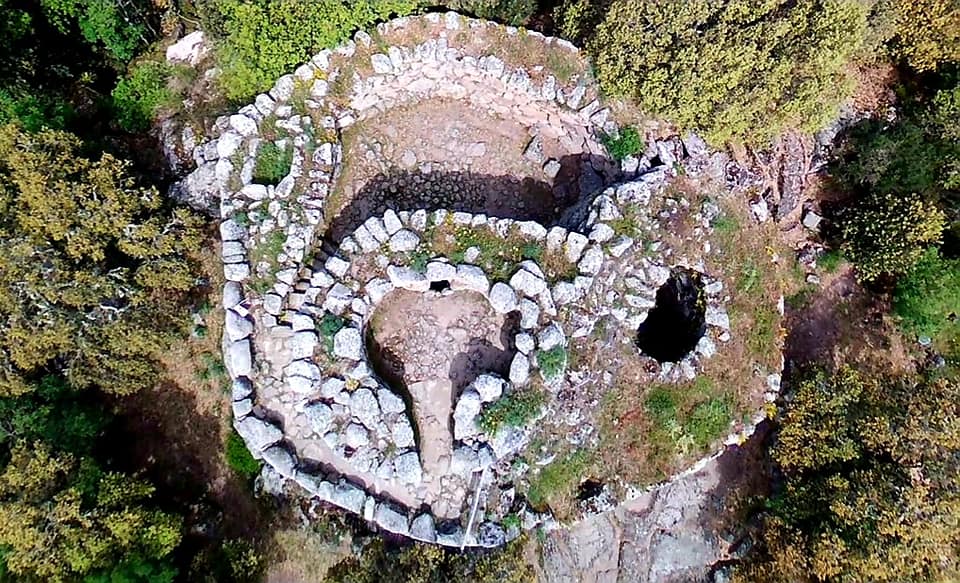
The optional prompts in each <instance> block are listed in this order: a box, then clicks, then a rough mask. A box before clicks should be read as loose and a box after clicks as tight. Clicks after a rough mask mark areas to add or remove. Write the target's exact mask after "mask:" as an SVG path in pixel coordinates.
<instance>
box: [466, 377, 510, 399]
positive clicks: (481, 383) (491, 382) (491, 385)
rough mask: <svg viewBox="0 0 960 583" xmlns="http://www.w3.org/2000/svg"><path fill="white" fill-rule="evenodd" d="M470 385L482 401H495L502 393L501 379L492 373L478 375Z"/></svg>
mask: <svg viewBox="0 0 960 583" xmlns="http://www.w3.org/2000/svg"><path fill="white" fill-rule="evenodd" d="M472 386H473V388H474V390H475V391H477V393H478V394H479V395H480V400H481V401H483V402H484V403H490V402H493V401H496V400H497V399H499V398H500V395H502V394H503V379H500V378H497V377H495V376H493V375H488V374H485V375H480V376H479V377H477V379H476V380H475V381H473V385H472Z"/></svg>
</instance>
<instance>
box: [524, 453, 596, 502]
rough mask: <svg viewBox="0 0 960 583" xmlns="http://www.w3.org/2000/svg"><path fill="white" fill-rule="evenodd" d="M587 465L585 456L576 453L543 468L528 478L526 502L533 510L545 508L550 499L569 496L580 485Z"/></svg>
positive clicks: (587, 460)
mask: <svg viewBox="0 0 960 583" xmlns="http://www.w3.org/2000/svg"><path fill="white" fill-rule="evenodd" d="M588 464H589V458H588V457H587V454H586V453H585V452H583V451H578V452H575V453H572V454H569V455H567V456H564V457H562V458H560V459H558V460H556V461H554V462H553V463H552V464H550V465H548V466H545V467H544V468H543V469H542V470H540V473H539V474H537V475H535V476H532V477H531V478H530V486H529V487H528V488H527V500H528V501H529V502H530V504H531V505H533V507H534V508H538V509H541V510H542V509H544V508H546V507H547V506H548V505H549V503H550V501H551V499H553V498H555V497H557V496H563V495H565V494H569V493H570V492H571V491H572V490H573V488H574V487H575V486H576V485H577V484H579V483H580V479H581V477H582V476H583V473H584V471H585V470H586V469H587V465H588Z"/></svg>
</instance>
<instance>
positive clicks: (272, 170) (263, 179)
mask: <svg viewBox="0 0 960 583" xmlns="http://www.w3.org/2000/svg"><path fill="white" fill-rule="evenodd" d="M292 162H293V150H292V149H291V148H281V147H280V146H278V145H276V144H275V143H274V142H264V143H263V144H261V145H260V147H259V148H257V158H256V163H255V165H254V168H253V181H254V182H256V183H257V184H266V185H274V186H276V185H277V184H279V183H280V181H281V180H283V178H284V177H285V176H286V175H287V174H289V173H290V164H291V163H292Z"/></svg>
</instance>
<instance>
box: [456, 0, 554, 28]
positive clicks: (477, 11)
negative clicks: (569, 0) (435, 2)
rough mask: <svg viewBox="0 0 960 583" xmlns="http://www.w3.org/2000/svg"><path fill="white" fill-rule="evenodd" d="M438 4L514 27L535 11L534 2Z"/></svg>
mask: <svg viewBox="0 0 960 583" xmlns="http://www.w3.org/2000/svg"><path fill="white" fill-rule="evenodd" d="M439 4H442V5H443V6H445V7H447V8H449V9H450V10H456V11H457V12H461V13H464V14H471V15H473V16H476V17H477V18H483V19H486V20H496V21H498V22H505V23H507V24H512V25H515V26H520V25H521V24H523V23H525V22H526V21H527V19H529V18H530V17H531V16H533V13H534V12H535V11H536V10H537V2H536V0H446V1H444V2H439Z"/></svg>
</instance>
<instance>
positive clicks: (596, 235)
mask: <svg viewBox="0 0 960 583" xmlns="http://www.w3.org/2000/svg"><path fill="white" fill-rule="evenodd" d="M615 235H616V232H615V231H614V230H613V227H611V226H610V225H608V224H606V223H597V224H596V225H594V226H593V229H591V230H590V237H589V238H590V240H591V241H593V242H594V243H606V242H607V241H609V240H610V239H613V237H614V236H615Z"/></svg>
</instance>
